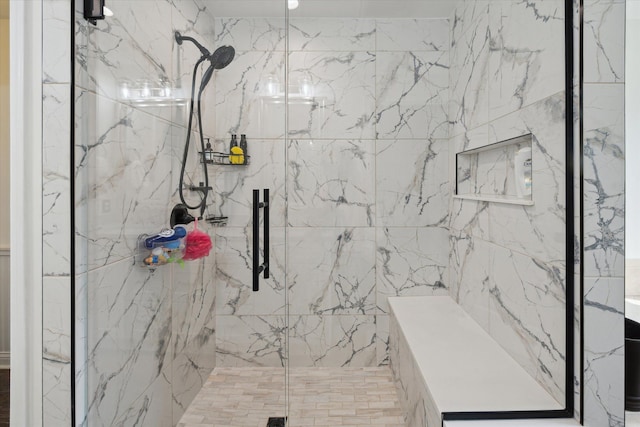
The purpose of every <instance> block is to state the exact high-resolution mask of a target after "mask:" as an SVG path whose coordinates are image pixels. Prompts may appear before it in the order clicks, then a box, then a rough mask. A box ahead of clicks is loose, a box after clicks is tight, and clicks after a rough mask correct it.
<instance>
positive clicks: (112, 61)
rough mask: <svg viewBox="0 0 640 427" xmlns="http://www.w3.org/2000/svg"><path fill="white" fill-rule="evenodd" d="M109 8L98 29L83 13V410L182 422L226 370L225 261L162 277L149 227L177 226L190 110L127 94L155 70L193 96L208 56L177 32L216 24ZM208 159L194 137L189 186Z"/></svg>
mask: <svg viewBox="0 0 640 427" xmlns="http://www.w3.org/2000/svg"><path fill="white" fill-rule="evenodd" d="M78 3H81V2H78ZM109 7H110V8H111V9H112V10H113V12H114V16H113V17H112V18H108V19H107V20H105V21H100V22H98V24H97V26H92V25H90V24H88V23H87V22H86V21H85V20H84V19H83V17H82V14H81V13H80V12H79V11H78V13H77V14H76V49H77V57H76V58H77V61H76V88H75V89H76V99H75V100H74V101H75V103H76V112H77V117H76V147H75V154H76V165H75V178H76V194H75V201H76V224H75V225H76V248H77V253H76V260H77V263H76V272H77V277H76V289H77V294H76V313H77V319H76V327H77V329H78V335H77V372H76V386H77V395H78V402H77V403H78V412H77V419H78V423H82V424H83V425H91V426H93V425H149V426H171V425H174V424H175V423H177V421H178V420H179V418H180V417H181V415H182V414H183V413H184V411H185V410H186V408H187V406H188V405H189V403H190V402H191V400H192V399H193V397H195V395H196V394H197V392H198V391H199V390H200V388H201V386H202V384H203V383H204V381H205V380H206V378H207V377H208V375H209V373H210V372H211V370H212V369H213V368H214V367H215V341H216V338H215V315H214V313H215V304H216V298H215V287H214V283H213V280H214V274H213V269H214V266H215V264H214V262H213V258H210V259H206V260H204V261H195V262H189V263H187V264H186V265H185V266H184V267H180V266H177V265H170V266H164V267H161V268H159V269H157V271H155V272H154V273H151V272H150V271H149V270H147V269H146V268H144V267H141V266H140V259H139V258H136V257H135V255H136V253H135V249H136V241H137V237H138V235H139V234H142V233H147V234H151V233H155V232H158V231H160V230H161V229H163V228H166V227H168V226H169V213H170V211H171V208H172V206H173V205H174V204H175V203H177V201H178V197H177V193H176V188H177V185H178V178H179V177H178V173H179V170H180V164H181V159H182V156H181V153H182V147H183V145H184V140H185V137H186V134H187V132H186V129H185V128H186V118H187V113H186V108H185V106H184V105H183V104H174V105H168V106H167V105H164V106H163V105H157V104H149V105H132V104H130V103H128V102H126V101H123V100H122V99H120V92H119V90H120V84H121V83H122V81H123V79H127V80H129V81H131V82H135V81H136V80H139V79H150V80H152V81H158V80H164V81H168V82H170V83H171V85H172V90H173V92H174V93H180V92H182V93H183V94H184V93H185V92H187V91H188V89H189V88H190V76H191V71H192V67H193V64H194V63H195V62H196V60H197V59H198V55H199V52H198V50H197V49H196V48H195V47H194V46H193V45H191V44H188V43H185V44H183V46H181V47H180V46H178V45H177V44H176V43H175V40H174V38H173V32H174V31H175V30H178V31H181V32H182V33H184V34H185V35H189V36H193V37H195V38H196V39H199V40H202V41H203V43H206V42H207V41H209V40H211V39H212V35H213V23H214V21H213V16H211V14H210V12H209V11H208V10H207V8H206V7H204V5H203V4H202V3H200V2H197V1H194V2H173V1H152V0H149V1H136V2H122V1H121V2H117V1H114V2H111V3H110V4H109ZM79 9H80V10H81V9H82V8H81V7H80V8H79ZM151 21H152V22H153V25H147V24H148V23H149V22H151ZM209 47H213V46H209ZM212 95H213V90H208V91H207V95H206V96H205V97H204V101H203V105H204V108H205V109H207V108H208V110H207V111H206V112H205V115H204V117H208V116H207V115H206V113H210V112H211V111H212V105H213V103H214V101H213V97H212ZM195 137H197V135H195V134H193V135H192V138H195ZM196 156H197V153H196V150H194V149H193V146H192V150H191V152H190V157H189V158H188V162H189V164H188V170H187V171H188V174H187V178H186V180H185V182H186V183H187V184H191V183H196V184H197V183H198V182H199V181H203V180H204V179H203V178H202V174H201V173H200V172H199V171H198V169H197V167H198V162H197V157H196ZM187 196H188V197H189V198H190V201H191V202H193V200H192V196H193V195H189V194H187ZM201 228H203V229H205V230H207V231H208V228H207V225H206V224H201ZM52 261H54V260H52ZM52 264H53V265H58V264H57V263H52Z"/></svg>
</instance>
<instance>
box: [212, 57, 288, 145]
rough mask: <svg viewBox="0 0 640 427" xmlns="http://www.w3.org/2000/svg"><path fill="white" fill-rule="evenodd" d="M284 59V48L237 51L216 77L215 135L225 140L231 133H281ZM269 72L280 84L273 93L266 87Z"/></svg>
mask: <svg viewBox="0 0 640 427" xmlns="http://www.w3.org/2000/svg"><path fill="white" fill-rule="evenodd" d="M284 63H285V56H284V52H277V51H267V52H264V51H240V52H236V56H235V58H234V60H233V62H231V64H229V66H227V67H226V68H225V69H224V70H222V71H221V72H220V73H219V74H218V77H217V78H216V81H215V100H216V107H215V110H216V113H215V124H216V126H215V136H216V138H219V139H223V140H227V141H228V140H229V138H230V135H231V134H243V133H244V134H246V135H247V137H248V138H251V139H253V140H260V139H265V138H281V137H283V136H284V131H285V110H284V108H285V106H284V103H283V101H284V82H285V76H284V71H285V70H284ZM270 76H271V78H273V79H275V80H276V81H277V82H279V85H280V88H279V90H278V89H274V91H275V92H274V93H270V90H269V84H268V78H269V77H270ZM274 94H275V95H277V96H276V97H273V96H271V95H274Z"/></svg>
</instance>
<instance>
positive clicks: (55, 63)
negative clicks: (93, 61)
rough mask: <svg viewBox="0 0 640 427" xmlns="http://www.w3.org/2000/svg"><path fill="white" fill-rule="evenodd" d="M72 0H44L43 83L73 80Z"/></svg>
mask: <svg viewBox="0 0 640 427" xmlns="http://www.w3.org/2000/svg"><path fill="white" fill-rule="evenodd" d="M71 3H72V2H71V0H45V1H43V2H42V7H43V12H42V32H43V34H46V37H44V38H43V39H42V69H43V76H42V81H43V83H69V82H70V81H71V67H70V65H69V64H70V63H71V53H70V49H60V46H65V47H66V46H70V44H71V40H70V37H71V33H70V31H69V28H70V26H71V7H72V6H71Z"/></svg>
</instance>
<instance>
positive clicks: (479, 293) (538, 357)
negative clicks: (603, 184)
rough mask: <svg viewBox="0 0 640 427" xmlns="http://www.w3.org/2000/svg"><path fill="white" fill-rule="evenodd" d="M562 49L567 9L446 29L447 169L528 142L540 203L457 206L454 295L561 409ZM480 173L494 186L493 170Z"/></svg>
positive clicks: (487, 7) (509, 13) (495, 9)
mask: <svg viewBox="0 0 640 427" xmlns="http://www.w3.org/2000/svg"><path fill="white" fill-rule="evenodd" d="M563 39H564V2H563V1H561V0H544V1H534V2H531V1H526V2H525V1H493V0H492V1H462V2H459V4H458V6H457V8H456V10H455V12H454V14H453V16H452V18H451V52H450V55H451V74H450V82H451V88H450V110H449V114H450V122H451V135H450V136H451V139H450V149H451V162H452V164H453V162H454V159H455V153H456V152H459V151H462V150H466V149H471V148H477V147H481V146H485V145H488V144H491V143H495V142H499V141H503V140H506V139H510V138H514V137H518V136H521V135H525V134H529V133H530V134H532V138H533V143H532V150H533V152H532V161H533V166H532V170H533V195H532V200H533V202H534V205H533V206H519V205H508V204H501V203H493V202H485V201H473V200H459V199H453V200H452V203H451V218H450V227H451V233H450V236H451V237H450V244H451V250H450V263H449V267H450V276H451V277H450V290H451V295H452V297H453V298H454V299H455V300H456V301H457V302H458V303H459V304H460V305H461V306H462V307H463V308H464V309H465V310H466V311H467V312H468V313H469V314H470V315H471V316H472V317H473V318H474V319H475V320H476V321H477V322H478V323H479V324H480V325H482V326H483V327H484V328H485V329H486V330H487V331H488V332H489V333H490V334H491V335H492V337H493V338H494V339H496V341H497V342H499V343H500V344H501V345H502V346H503V347H504V348H505V349H506V350H507V351H508V352H509V354H511V356H513V357H514V358H515V359H516V360H517V361H518V362H519V363H520V364H521V365H522V366H523V367H524V368H525V369H526V370H527V371H528V372H529V373H530V374H531V375H532V376H533V377H534V378H536V379H537V380H538V381H539V382H540V384H542V385H543V386H544V387H545V388H546V389H547V390H548V391H549V392H550V393H551V394H552V395H553V396H554V397H555V398H556V399H557V400H558V401H560V402H564V388H565V386H564V384H565V379H564V375H565V372H564V370H565V362H566V361H565V354H566V352H565V323H564V316H565V305H566V303H567V301H566V294H565V290H566V279H565V276H566V268H565V259H564V258H565V255H564V253H565V236H564V233H565V227H566V218H565V193H564V186H565V179H566V178H565V150H564V142H565V139H564V135H565V99H564V97H565V94H564V84H565V83H564V80H565V79H564V62H565V61H564V49H563V44H562V43H559V42H558V41H559V40H563ZM498 160H499V159H498ZM483 170H486V173H487V176H486V179H484V178H483V181H485V182H490V181H491V173H492V170H493V168H491V167H486V168H484V169H483ZM454 173H455V171H454V170H453V168H451V183H452V184H453V183H455V175H454Z"/></svg>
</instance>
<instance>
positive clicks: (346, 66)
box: [75, 0, 573, 427]
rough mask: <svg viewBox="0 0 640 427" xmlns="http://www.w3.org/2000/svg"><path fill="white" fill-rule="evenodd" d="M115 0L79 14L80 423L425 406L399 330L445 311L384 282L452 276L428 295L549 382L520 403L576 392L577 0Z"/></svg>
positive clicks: (525, 374)
mask: <svg viewBox="0 0 640 427" xmlns="http://www.w3.org/2000/svg"><path fill="white" fill-rule="evenodd" d="M111 3H112V4H110V7H112V9H114V13H115V15H114V16H115V17H117V19H116V18H114V19H111V20H110V19H109V18H107V19H106V20H105V21H99V22H98V23H97V26H96V27H93V26H91V24H87V23H86V22H84V21H79V22H78V23H77V25H78V27H79V30H78V31H76V33H75V36H76V45H77V50H78V55H77V58H78V62H79V66H78V68H79V76H78V79H77V83H76V86H77V88H76V91H77V96H76V97H75V98H76V99H77V109H78V112H79V113H78V114H77V117H76V129H77V136H76V141H78V145H79V148H78V150H83V151H82V153H83V156H82V162H83V163H82V164H81V165H80V166H79V167H78V168H77V169H78V172H77V177H76V179H77V184H76V185H77V188H78V194H77V195H76V209H77V211H78V215H77V218H78V221H77V224H76V231H77V236H78V237H77V240H78V243H77V246H76V247H77V254H76V259H77V265H78V267H77V270H78V272H79V274H78V277H79V279H78V280H79V281H80V282H79V283H80V286H78V289H79V291H78V295H77V299H76V301H77V307H78V309H77V313H79V315H78V319H77V326H78V327H77V330H78V331H79V332H78V336H77V337H76V345H77V348H78V349H80V350H79V351H78V352H77V354H78V355H79V356H78V363H77V366H78V368H77V372H76V387H77V393H76V395H77V396H78V398H77V401H76V403H77V404H76V408H77V419H78V420H79V422H80V423H81V424H84V425H87V426H94V425H95V426H101V425H149V426H154V427H155V426H160V427H165V426H167V427H170V426H174V425H178V423H183V424H181V425H185V426H188V425H189V424H190V423H193V424H198V423H200V424H214V425H215V424H221V425H229V426H234V427H240V426H245V425H247V426H248V425H252V426H257V425H262V426H266V425H267V423H268V422H269V419H272V422H273V423H276V422H279V421H277V420H283V419H284V418H286V419H287V425H288V426H290V427H294V426H295V427H307V426H309V425H316V424H317V425H321V424H319V423H320V422H321V419H324V421H325V422H327V423H334V425H340V424H341V423H342V424H347V425H356V424H365V425H366V424H367V422H369V423H372V424H373V422H374V421H376V420H379V419H380V418H384V419H387V420H388V421H389V422H388V424H390V425H396V426H398V425H401V424H402V423H403V419H404V418H405V417H406V420H407V421H408V422H409V425H411V426H412V427H413V425H419V423H420V420H423V419H425V416H426V415H425V414H418V412H419V411H418V409H416V408H424V407H426V406H425V404H424V401H420V399H421V398H422V396H423V395H427V394H428V393H427V388H425V387H423V386H424V384H420V383H419V382H416V383H407V378H413V379H420V378H422V377H423V372H421V371H420V365H421V364H422V365H424V363H423V362H421V361H414V362H417V363H412V361H411V358H410V357H408V356H407V355H412V354H418V353H419V352H418V351H413V349H411V348H410V347H411V346H412V345H416V344H415V343H418V345H419V343H434V342H436V340H435V335H437V332H438V331H444V330H445V326H446V325H443V327H442V328H438V327H437V326H434V325H430V326H431V327H432V328H431V329H430V330H431V331H433V334H432V336H431V337H421V336H420V335H419V334H418V335H417V336H418V338H419V339H415V340H411V339H409V338H410V336H411V335H412V334H410V333H408V332H407V331H408V330H404V329H402V328H405V327H408V328H412V325H411V321H410V320H411V318H412V315H411V314H410V313H408V312H407V313H404V314H405V316H402V317H403V319H400V320H398V319H396V318H395V317H394V313H393V310H398V309H397V307H404V305H403V304H397V303H396V302H395V301H392V302H391V304H390V303H389V298H391V297H402V298H407V299H413V300H412V301H413V302H412V303H410V304H408V305H409V306H411V307H413V308H414V309H415V310H416V312H417V313H421V314H425V313H423V312H424V311H426V308H425V307H432V306H433V305H432V303H433V301H444V300H446V301H447V303H446V304H442V305H441V308H442V307H444V308H446V307H456V309H455V311H454V312H452V313H453V314H452V313H449V315H450V316H448V317H446V316H444V315H443V316H441V317H439V316H437V315H436V313H434V311H433V310H431V311H430V312H429V313H427V314H429V315H431V317H428V316H425V317H424V318H429V319H431V318H440V319H450V320H451V319H455V318H456V316H458V315H459V316H465V319H466V320H465V322H466V323H464V325H473V330H474V331H479V332H478V333H482V334H485V335H486V336H487V337H490V340H486V341H487V342H488V341H490V342H491V343H492V345H493V347H491V351H494V350H495V351H496V352H499V354H500V355H501V356H500V357H501V358H500V359H496V360H509V361H510V365H509V366H510V368H512V369H514V371H513V372H517V373H518V377H519V378H526V379H527V380H528V381H529V383H528V384H529V385H530V386H531V387H533V388H535V389H536V393H539V395H542V396H544V397H545V399H546V400H545V402H551V404H550V405H549V407H542V406H544V405H538V406H540V407H535V408H532V407H531V405H533V404H532V403H531V402H525V403H524V404H523V408H524V409H527V410H529V411H531V412H534V411H546V410H550V409H553V410H554V411H556V412H553V415H558V414H560V413H562V414H565V412H568V411H569V409H570V408H569V406H567V402H568V400H567V399H572V398H573V393H572V388H571V387H572V379H573V372H570V369H571V365H572V363H573V357H572V353H571V346H570V345H568V342H569V341H570V340H571V334H570V332H571V331H570V329H571V327H572V326H573V322H572V320H571V318H570V317H567V313H570V314H572V313H573V310H572V306H571V302H572V301H573V299H572V295H570V294H569V295H568V293H570V289H571V286H570V284H571V282H572V280H573V273H572V270H571V268H572V265H573V263H572V260H571V259H568V258H567V257H568V256H571V254H572V253H573V249H572V248H570V250H567V248H568V245H571V244H572V242H573V239H572V238H568V237H567V235H569V236H571V233H572V230H569V231H567V230H568V228H567V227H569V228H571V227H572V219H573V216H572V215H570V214H569V212H570V211H569V207H568V204H567V200H572V197H571V194H570V191H569V188H570V187H571V185H567V172H566V171H567V168H568V167H569V162H570V159H572V153H571V152H570V150H568V148H567V147H568V146H567V145H566V135H567V126H566V120H567V117H568V116H569V117H570V116H571V114H570V113H569V114H568V113H567V112H568V111H569V109H568V106H567V102H566V101H567V96H569V93H568V92H567V86H566V85H565V83H566V82H565V72H566V69H565V60H566V56H565V53H566V52H565V49H564V45H563V44H562V43H558V40H561V39H562V38H563V37H564V34H565V30H566V27H565V18H566V16H567V15H566V10H567V9H565V7H566V5H567V4H569V3H570V2H569V3H567V2H565V1H564V0H540V1H534V2H533V3H532V2H531V1H528V2H522V1H516V0H513V1H495V2H494V1H488V2H478V1H475V0H459V1H414V0H406V1H405V0H389V1H387V0H375V1H373V0H360V1H349V2H345V1H337V0H336V1H333V0H326V1H304V2H303V1H301V2H299V6H298V7H297V8H296V9H289V8H288V7H287V4H288V2H287V0H274V1H260V2H256V1H250V0H247V1H244V0H235V1H222V0H189V1H179V0H178V1H171V2H165V1H154V0H140V1H136V2H111ZM533 5H535V7H534V6H533ZM143 21H148V22H153V25H144V26H141V25H139V23H140V22H143ZM205 40H207V41H208V42H206V43H201V41H205ZM185 42H187V43H185ZM209 43H210V46H216V47H218V48H217V49H215V50H214V49H209V48H208V46H209ZM191 44H193V45H194V46H195V48H193V47H191V46H190V45H191ZM232 46H233V47H232ZM217 70H221V72H220V73H216V71H217ZM123 80H126V81H127V84H129V86H127V87H136V88H142V89H140V91H142V90H143V89H144V88H145V84H146V83H148V86H149V87H150V88H151V89H153V88H154V87H156V86H157V87H161V86H162V87H165V92H164V94H165V95H164V97H162V99H161V101H162V102H160V101H158V102H155V103H154V101H153V99H152V100H148V101H147V102H144V103H143V102H134V101H135V100H134V101H132V100H131V99H130V98H122V97H118V96H117V91H118V88H119V87H122V84H121V82H122V81H123ZM160 82H162V84H160ZM119 85H120V86H119ZM569 86H570V85H569ZM172 96H174V98H173V99H172V98H171V97H172ZM157 99H160V97H157ZM236 135H237V136H239V137H240V138H238V139H239V140H240V141H243V142H244V144H245V145H244V146H245V147H247V144H248V151H247V149H246V148H245V149H244V150H243V154H244V155H246V154H247V152H250V154H251V155H250V161H248V158H249V156H248V155H246V156H245V157H243V160H242V161H236V162H234V161H230V160H231V159H232V158H233V157H232V156H234V155H236V154H235V153H234V152H233V149H234V148H239V146H238V147H236V145H235V144H234V141H237V139H236V137H235V136H236ZM243 136H244V137H243ZM96 141H98V142H99V143H96ZM207 141H208V144H205V143H206V142H207ZM192 142H196V145H197V147H198V148H197V149H195V150H194V149H191V148H193V147H190V145H191V143H192ZM206 153H220V154H221V155H223V156H227V158H226V160H227V161H224V162H215V161H211V158H208V157H207V156H206ZM518 153H520V154H522V153H526V154H527V156H526V158H525V159H524V160H522V159H521V160H520V163H523V164H525V163H526V171H524V172H523V171H522V167H520V166H522V165H520V166H518V167H516V161H517V160H518V159H517V158H520V157H522V155H519V154H518ZM525 175H526V176H527V179H528V181H527V182H528V183H529V184H530V188H531V194H529V192H528V191H527V192H526V195H525V194H524V193H523V192H522V191H518V187H517V185H518V183H519V181H518V179H519V178H522V176H525ZM258 189H262V190H263V191H258V192H257V193H256V190H258ZM264 190H266V191H264ZM192 191H193V193H190V192H192ZM254 194H257V195H260V194H264V200H260V199H258V198H257V197H256V198H255V199H254ZM525 196H526V197H525ZM176 205H180V206H179V209H178V210H174V213H173V215H171V211H172V208H174V207H175V206H176ZM267 206H268V208H269V212H268V215H266V216H267V219H265V216H261V215H258V211H257V210H255V211H254V210H252V207H256V208H260V207H267ZM189 210H191V212H188V211H189ZM265 213H266V212H265ZM83 215H84V216H83ZM191 217H202V218H204V219H205V221H201V222H200V223H199V228H200V229H201V230H202V231H205V232H206V233H208V234H209V236H210V237H211V240H212V241H213V250H212V251H211V254H210V256H209V257H207V258H204V259H201V260H198V261H190V262H184V263H182V264H183V265H180V264H178V263H168V264H166V265H162V266H159V267H157V268H155V269H154V271H149V269H144V268H141V267H140V265H139V264H136V263H134V262H132V255H133V253H134V252H135V241H136V238H137V237H138V235H140V234H142V233H148V232H150V231H153V232H157V231H158V230H162V229H164V228H167V227H168V226H169V225H170V224H169V221H171V223H174V222H183V223H189V222H190V220H191ZM170 218H171V219H170ZM208 218H224V219H225V220H224V222H222V221H221V222H215V223H211V222H207V221H206V220H207V219H208ZM186 227H188V228H190V227H192V225H190V224H187V225H186ZM263 236H265V237H263ZM261 259H264V260H265V261H264V265H263V271H262V273H264V272H265V271H264V270H266V271H268V277H262V278H261V279H260V282H259V286H257V280H255V281H254V279H257V276H256V275H254V270H255V271H260V262H261V261H260V260H261ZM264 267H268V270H267V269H266V268H264ZM423 298H431V299H429V301H430V303H429V304H423V303H422V302H421V301H425V300H423ZM435 298H439V299H438V300H436V299H435ZM568 302H569V304H567V303H568ZM444 308H443V310H444ZM407 319H409V321H407ZM407 323H408V324H409V326H407ZM451 323H455V322H454V321H451ZM414 326H415V325H414ZM403 334H404V335H406V337H409V338H407V339H406V340H403V339H400V337H401V336H402V335H403ZM443 335H446V334H443ZM414 336H415V335H414ZM455 336H456V334H455V333H452V334H451V335H450V336H445V338H448V337H450V338H451V341H448V342H449V343H452V344H456V342H455V341H453V340H455ZM422 338H423V339H422ZM431 348H432V347H431ZM459 348H463V346H460V347H459ZM465 351H467V352H468V353H473V351H474V349H468V348H467V349H466V350H465ZM449 359H451V360H453V359H454V358H453V357H451V358H449ZM399 360H401V361H402V362H399ZM438 360H441V362H438V363H441V364H442V366H436V367H435V369H436V371H438V372H440V373H442V372H451V371H450V369H452V367H451V366H445V365H446V360H447V357H443V358H441V359H438ZM390 365H391V366H392V367H393V373H394V374H395V376H396V378H395V380H397V381H401V382H403V388H402V390H401V392H400V393H399V394H395V393H396V392H395V388H394V387H395V386H394V385H393V384H394V383H393V379H392V370H391V368H390ZM401 368H402V369H404V371H401ZM454 368H455V367H454ZM477 371H478V372H482V373H486V372H489V369H477ZM509 372H512V371H509ZM452 378H453V376H452ZM435 383H437V381H436V382H434V384H435ZM432 385H433V384H432ZM421 387H422V388H421ZM460 388H461V389H462V388H464V384H463V385H460ZM429 390H430V391H434V390H431V389H429ZM503 391H504V390H503ZM423 392H424V393H423ZM434 392H435V391H434ZM403 393H404V394H403ZM514 394H515V393H511V394H509V393H505V395H507V396H513V395H514ZM198 395H200V396H199V397H198ZM478 395H482V393H478ZM203 396H204V397H203ZM376 399H385V400H384V401H378V403H377V404H378V406H379V407H376V406H375V404H374V405H373V406H367V407H366V408H365V407H363V406H362V405H371V403H372V402H374V401H376ZM400 399H402V402H401V400H400ZM387 400H388V401H387ZM494 403H495V402H492V405H493V406H491V407H488V408H487V407H482V409H486V411H485V412H486V413H494V414H495V412H500V411H502V410H504V408H501V407H499V405H497V404H494ZM499 403H500V402H499ZM401 404H402V405H404V406H401ZM510 404H512V406H510V407H509V409H510V410H513V409H514V408H516V409H518V408H519V407H518V404H519V402H516V403H513V402H511V403H510ZM207 405H210V406H207ZM310 405H314V407H313V408H311V409H313V411H316V412H310V411H311V409H310V408H309V406H310ZM338 405H339V407H337V406H338ZM385 405H386V406H385ZM527 405H529V406H527ZM474 408H475V409H476V410H477V407H474ZM378 409H379V411H376V410H378ZM445 409H446V408H445ZM445 409H443V411H445ZM455 409H456V411H457V410H458V409H459V408H455ZM452 411H453V410H452ZM456 411H454V412H456ZM563 411H564V412H563ZM514 412H517V411H514ZM545 415H549V413H545ZM429 416H430V417H432V418H438V419H441V414H430V415H429ZM350 417H353V419H351V418H350ZM386 417H388V418H386ZM421 417H422V418H421ZM338 418H340V422H338ZM356 418H357V419H356ZM349 419H351V421H353V422H349V421H348V420H349ZM274 425H275V424H274Z"/></svg>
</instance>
